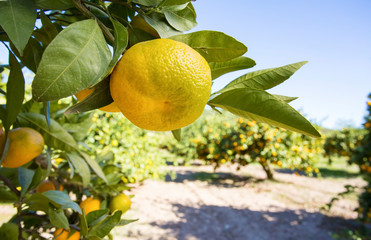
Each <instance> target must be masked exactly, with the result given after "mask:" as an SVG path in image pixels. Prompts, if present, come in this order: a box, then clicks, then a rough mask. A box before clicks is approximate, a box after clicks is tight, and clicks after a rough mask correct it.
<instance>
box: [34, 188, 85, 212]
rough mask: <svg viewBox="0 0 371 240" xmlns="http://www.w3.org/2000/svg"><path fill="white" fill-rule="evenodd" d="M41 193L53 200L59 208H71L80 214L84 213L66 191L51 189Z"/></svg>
mask: <svg viewBox="0 0 371 240" xmlns="http://www.w3.org/2000/svg"><path fill="white" fill-rule="evenodd" d="M41 194H42V195H43V196H45V197H46V198H48V199H49V200H50V201H51V203H52V204H53V205H54V206H56V207H57V208H61V209H67V208H71V209H73V210H75V211H76V212H78V213H80V214H81V213H82V212H81V208H80V207H79V205H78V204H77V203H75V202H74V201H72V200H71V198H70V197H69V196H68V195H67V194H66V193H64V192H61V191H55V190H49V191H46V192H43V193H41Z"/></svg>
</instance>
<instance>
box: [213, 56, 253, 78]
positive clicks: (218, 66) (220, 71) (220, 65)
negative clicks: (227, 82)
mask: <svg viewBox="0 0 371 240" xmlns="http://www.w3.org/2000/svg"><path fill="white" fill-rule="evenodd" d="M255 65H256V63H255V61H254V60H252V59H251V58H248V57H243V56H241V57H237V58H234V59H232V60H229V61H225V62H210V63H209V66H210V69H211V76H212V79H216V78H218V77H220V76H222V75H224V74H226V73H229V72H233V71H237V70H242V69H247V68H252V67H254V66H255Z"/></svg>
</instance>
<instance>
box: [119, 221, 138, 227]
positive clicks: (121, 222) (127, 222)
mask: <svg viewBox="0 0 371 240" xmlns="http://www.w3.org/2000/svg"><path fill="white" fill-rule="evenodd" d="M138 220H139V219H121V220H120V222H119V224H117V226H125V225H128V224H129V223H133V222H136V221H138Z"/></svg>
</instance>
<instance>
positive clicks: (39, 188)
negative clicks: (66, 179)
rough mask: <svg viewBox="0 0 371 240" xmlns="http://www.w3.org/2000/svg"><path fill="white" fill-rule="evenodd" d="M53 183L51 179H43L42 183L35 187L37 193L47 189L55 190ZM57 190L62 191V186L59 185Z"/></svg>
mask: <svg viewBox="0 0 371 240" xmlns="http://www.w3.org/2000/svg"><path fill="white" fill-rule="evenodd" d="M55 189H56V188H55V185H54V183H53V182H52V181H43V182H42V183H40V184H39V186H37V188H36V192H38V193H43V192H46V191H49V190H55ZM59 191H63V186H62V185H59Z"/></svg>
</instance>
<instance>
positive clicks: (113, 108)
mask: <svg viewBox="0 0 371 240" xmlns="http://www.w3.org/2000/svg"><path fill="white" fill-rule="evenodd" d="M93 91H94V88H86V89H84V90H81V91H80V92H78V93H76V94H75V96H76V98H77V100H79V101H82V100H84V99H85V98H87V97H88V96H89V95H90V94H92V93H93ZM99 110H102V111H106V112H120V109H119V108H118V107H117V106H116V103H115V102H112V103H110V104H108V105H107V106H104V107H101V108H99Z"/></svg>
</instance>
